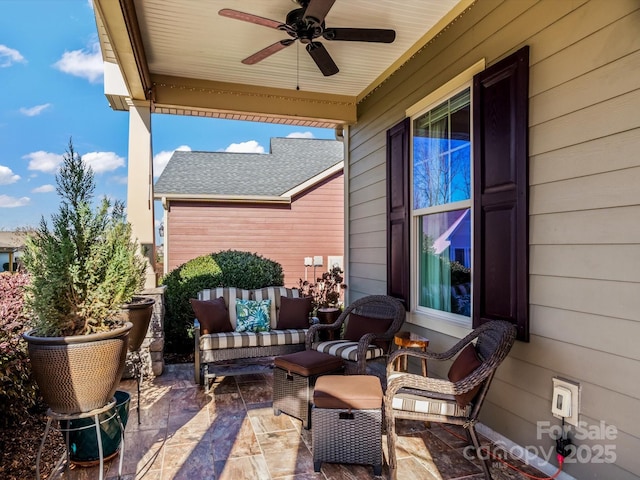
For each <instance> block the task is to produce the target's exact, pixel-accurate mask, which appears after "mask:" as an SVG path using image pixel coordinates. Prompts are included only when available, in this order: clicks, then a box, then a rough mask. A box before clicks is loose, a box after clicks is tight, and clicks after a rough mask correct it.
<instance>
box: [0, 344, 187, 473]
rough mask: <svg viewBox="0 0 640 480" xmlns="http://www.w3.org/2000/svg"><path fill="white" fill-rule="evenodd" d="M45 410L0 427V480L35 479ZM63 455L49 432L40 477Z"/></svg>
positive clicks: (183, 358) (58, 438) (172, 357)
mask: <svg viewBox="0 0 640 480" xmlns="http://www.w3.org/2000/svg"><path fill="white" fill-rule="evenodd" d="M165 362H166V363H168V364H171V363H189V362H193V352H191V353H185V354H171V353H167V354H165ZM45 412H46V408H45V407H42V408H40V409H39V410H38V412H37V413H34V414H32V415H30V416H28V417H27V418H25V419H24V420H23V421H22V422H21V423H20V424H18V425H13V426H11V427H9V428H4V427H0V479H2V480H25V479H30V478H36V457H37V455H38V448H40V442H41V441H42V436H43V435H44V429H45V427H46V425H47V416H46V415H45ZM63 454H64V439H63V438H62V435H61V434H60V432H58V431H56V430H51V431H50V433H49V436H48V438H47V443H46V445H45V448H44V449H43V451H42V458H41V460H40V477H41V478H42V480H45V479H47V478H49V477H50V475H51V473H52V470H53V467H55V465H56V463H57V462H58V460H59V459H60V457H61V456H62V455H63Z"/></svg>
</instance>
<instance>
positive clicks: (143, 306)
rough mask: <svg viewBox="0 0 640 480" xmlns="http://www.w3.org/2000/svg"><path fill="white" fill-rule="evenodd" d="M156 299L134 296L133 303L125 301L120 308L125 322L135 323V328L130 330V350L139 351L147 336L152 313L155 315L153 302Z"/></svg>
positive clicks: (121, 316)
mask: <svg viewBox="0 0 640 480" xmlns="http://www.w3.org/2000/svg"><path fill="white" fill-rule="evenodd" d="M154 303H156V301H155V300H154V299H153V298H148V297H133V299H132V300H131V303H125V304H124V305H122V309H121V310H120V318H121V319H122V320H123V321H125V322H131V323H133V328H132V329H131V331H130V332H129V351H131V352H135V351H137V350H138V349H139V348H140V346H141V345H142V342H143V341H144V337H146V336H147V330H148V329H149V322H150V321H151V315H153V304H154Z"/></svg>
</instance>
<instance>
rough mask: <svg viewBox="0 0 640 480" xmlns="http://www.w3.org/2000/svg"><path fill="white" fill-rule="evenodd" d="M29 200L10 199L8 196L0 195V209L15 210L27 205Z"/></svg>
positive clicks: (24, 198) (21, 198)
mask: <svg viewBox="0 0 640 480" xmlns="http://www.w3.org/2000/svg"><path fill="white" fill-rule="evenodd" d="M30 202H31V199H30V198H29V197H20V198H16V197H10V196H9V195H0V208H15V207H24V206H25V205H29V203H30Z"/></svg>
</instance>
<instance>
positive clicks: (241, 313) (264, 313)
mask: <svg viewBox="0 0 640 480" xmlns="http://www.w3.org/2000/svg"><path fill="white" fill-rule="evenodd" d="M270 310H271V299H268V300H241V299H239V298H237V299H236V332H268V331H269V330H270V329H271V319H270V314H269V312H270Z"/></svg>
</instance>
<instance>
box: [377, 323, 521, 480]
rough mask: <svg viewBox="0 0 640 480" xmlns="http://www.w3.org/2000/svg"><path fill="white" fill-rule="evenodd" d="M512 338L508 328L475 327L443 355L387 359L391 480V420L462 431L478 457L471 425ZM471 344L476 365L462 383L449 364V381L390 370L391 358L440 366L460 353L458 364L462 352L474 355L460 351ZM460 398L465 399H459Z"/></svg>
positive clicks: (513, 331)
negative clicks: (450, 426) (415, 359)
mask: <svg viewBox="0 0 640 480" xmlns="http://www.w3.org/2000/svg"><path fill="white" fill-rule="evenodd" d="M515 337H516V329H515V327H514V326H513V325H512V324H510V323H508V322H505V321H499V320H494V321H490V322H487V323H485V324H483V325H482V326H480V327H479V328H476V329H475V330H473V331H472V332H471V333H470V334H469V335H467V336H466V337H465V338H463V339H462V340H460V341H459V342H458V343H456V344H455V345H454V346H453V347H452V348H450V349H449V350H447V351H446V352H444V353H432V352H419V351H415V350H408V349H400V350H396V351H395V352H393V354H391V355H390V357H389V361H388V364H387V391H386V394H385V401H384V404H385V422H386V430H387V442H388V445H389V471H390V473H391V478H392V479H395V478H396V476H397V463H396V454H395V444H396V432H395V421H396V419H398V418H404V419H411V420H421V421H428V422H439V423H450V424H455V425H461V426H463V427H464V428H465V429H466V432H467V438H468V440H469V443H470V444H473V446H474V447H475V450H476V452H479V449H480V444H479V442H478V435H477V433H476V430H475V424H476V422H477V421H478V415H479V413H480V409H481V408H482V403H483V401H484V399H485V397H486V395H487V392H488V390H489V386H490V384H491V380H492V379H493V376H494V374H495V372H496V369H497V368H498V366H499V365H500V363H501V362H502V361H503V360H504V358H505V357H506V356H507V354H508V353H509V350H511V346H512V345H513V342H514V340H515ZM474 340H476V342H475V353H471V355H473V357H474V362H475V363H474V364H473V365H467V368H466V369H467V370H472V371H471V372H470V373H465V374H464V375H466V376H464V377H462V378H455V377H456V375H452V371H453V370H454V366H453V365H452V368H451V370H450V371H449V378H450V379H451V380H453V381H449V380H442V379H436V378H430V377H424V376H422V375H416V374H413V373H403V372H396V371H394V367H393V366H394V362H395V359H396V358H398V357H399V356H402V355H409V356H413V357H418V358H420V359H423V358H426V359H428V360H432V361H433V360H438V361H443V360H449V359H451V358H453V357H454V356H456V355H457V354H458V353H459V352H463V353H462V355H458V357H459V358H461V359H462V358H463V357H464V356H465V354H466V353H467V352H473V349H466V348H465V347H467V345H469V344H472V342H473V341H474ZM476 354H477V356H476ZM456 363H457V365H458V366H460V365H461V364H462V362H458V360H457V359H456V361H455V362H454V364H456ZM456 368H457V367H456ZM463 370H464V368H463ZM459 373H460V371H459V369H458V374H459ZM457 376H458V377H459V376H460V375H457ZM464 394H466V397H467V398H466V399H464V398H462V397H463V396H465V395H464ZM456 396H457V398H456ZM469 397H470V399H469ZM467 402H469V403H467ZM461 405H462V406H461ZM482 458H483V459H484V461H483V462H481V463H482V468H483V470H484V474H485V477H486V478H487V479H491V473H490V471H489V462H488V459H487V458H486V455H482Z"/></svg>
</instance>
